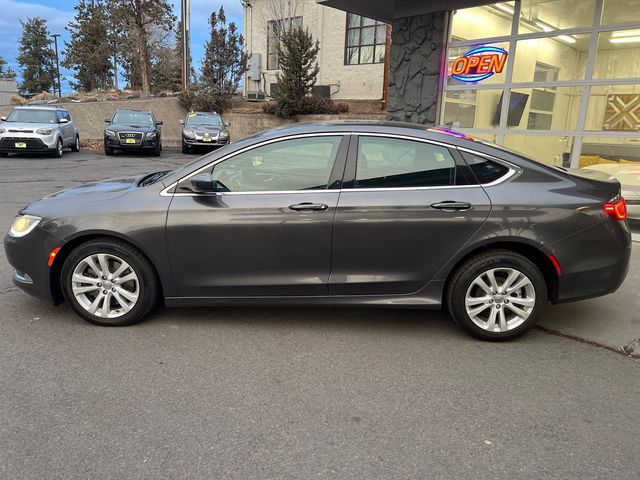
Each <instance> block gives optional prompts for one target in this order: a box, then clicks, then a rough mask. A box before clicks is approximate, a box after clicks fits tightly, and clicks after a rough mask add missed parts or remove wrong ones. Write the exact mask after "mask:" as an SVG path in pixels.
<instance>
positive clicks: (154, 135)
mask: <svg viewBox="0 0 640 480" xmlns="http://www.w3.org/2000/svg"><path fill="white" fill-rule="evenodd" d="M157 136H158V134H157V133H156V132H148V133H147V135H146V138H147V140H153V139H154V138H156V137H157Z"/></svg>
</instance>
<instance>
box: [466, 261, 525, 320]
mask: <svg viewBox="0 0 640 480" xmlns="http://www.w3.org/2000/svg"><path fill="white" fill-rule="evenodd" d="M464 304H465V309H466V312H467V315H468V316H469V318H470V319H471V321H472V322H473V323H475V324H476V325H477V326H478V327H480V328H482V329H483V330H486V331H488V332H490V333H504V332H508V331H511V330H514V329H516V328H518V327H519V326H520V325H522V324H523V323H524V322H526V321H527V319H528V318H529V317H530V316H531V314H532V312H533V310H534V308H535V305H536V290H535V288H534V286H533V283H532V282H531V280H530V279H529V277H527V276H526V275H525V274H524V273H522V272H521V271H519V270H516V269H514V268H506V267H500V268H493V269H491V270H487V271H485V272H483V273H481V274H480V275H478V276H477V277H476V279H475V280H474V281H473V282H471V285H470V286H469V288H468V289H467V292H466V295H465V299H464Z"/></svg>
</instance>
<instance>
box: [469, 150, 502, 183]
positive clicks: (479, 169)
mask: <svg viewBox="0 0 640 480" xmlns="http://www.w3.org/2000/svg"><path fill="white" fill-rule="evenodd" d="M460 153H462V156H463V157H464V159H465V161H466V162H467V165H469V169H470V170H471V173H472V174H473V176H474V177H475V179H476V180H477V182H478V183H480V184H487V183H492V182H495V181H496V180H499V179H501V178H502V177H504V176H505V175H506V174H507V173H509V168H508V167H506V166H504V165H502V164H500V163H498V162H494V161H491V160H489V159H488V158H486V157H481V156H480V155H475V154H473V153H469V152H460Z"/></svg>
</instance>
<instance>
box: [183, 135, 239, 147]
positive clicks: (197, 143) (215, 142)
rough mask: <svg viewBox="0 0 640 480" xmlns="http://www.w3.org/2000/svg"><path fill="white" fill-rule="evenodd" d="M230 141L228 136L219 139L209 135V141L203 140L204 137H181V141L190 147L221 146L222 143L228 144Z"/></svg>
mask: <svg viewBox="0 0 640 480" xmlns="http://www.w3.org/2000/svg"><path fill="white" fill-rule="evenodd" d="M230 141H231V139H230V138H225V139H221V138H214V137H211V141H208V142H207V141H205V140H204V137H203V138H198V137H196V138H195V139H194V138H185V137H182V142H183V143H184V144H185V145H188V146H190V147H223V146H224V145H229V142H230Z"/></svg>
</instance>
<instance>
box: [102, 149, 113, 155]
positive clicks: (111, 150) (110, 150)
mask: <svg viewBox="0 0 640 480" xmlns="http://www.w3.org/2000/svg"><path fill="white" fill-rule="evenodd" d="M104 154H105V155H106V156H108V157H110V156H111V155H113V148H109V147H104Z"/></svg>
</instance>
